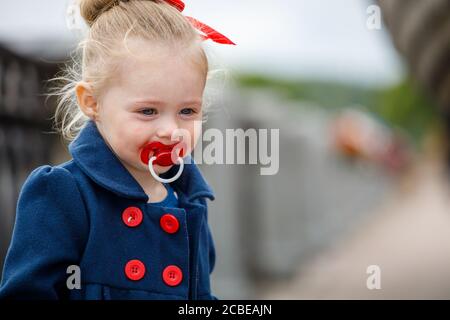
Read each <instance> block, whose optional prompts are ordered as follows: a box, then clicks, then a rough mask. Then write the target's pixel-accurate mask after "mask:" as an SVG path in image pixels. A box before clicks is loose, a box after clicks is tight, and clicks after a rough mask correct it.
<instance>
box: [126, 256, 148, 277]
mask: <svg viewBox="0 0 450 320" xmlns="http://www.w3.org/2000/svg"><path fill="white" fill-rule="evenodd" d="M125 274H126V276H127V277H128V279H130V280H133V281H137V280H141V279H142V278H143V277H144V275H145V266H144V264H143V263H142V262H141V261H139V260H130V261H128V263H127V264H126V266H125Z"/></svg>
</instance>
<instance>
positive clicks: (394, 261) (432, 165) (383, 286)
mask: <svg viewBox="0 0 450 320" xmlns="http://www.w3.org/2000/svg"><path fill="white" fill-rule="evenodd" d="M449 181H450V179H449V175H448V174H446V172H445V169H444V165H443V164H442V161H439V158H438V157H432V156H431V157H425V158H424V159H423V160H421V161H419V162H418V164H417V165H416V166H414V167H413V168H412V169H411V170H410V172H409V173H408V174H407V175H406V176H404V177H403V178H402V179H401V181H400V182H399V185H398V186H397V187H396V189H395V191H394V192H393V193H391V194H390V195H389V197H388V198H387V199H386V201H385V202H384V203H383V204H382V205H380V206H379V207H378V208H375V209H373V210H374V211H375V212H373V214H369V215H367V217H369V218H367V219H366V220H365V221H364V222H363V223H362V224H360V225H359V227H358V228H356V229H355V230H353V231H352V232H351V233H348V234H346V236H345V237H344V238H343V239H341V240H339V241H337V242H336V243H334V244H333V245H331V246H330V247H328V248H327V249H326V250H325V251H322V252H321V253H320V254H317V255H316V256H315V257H313V258H312V259H310V260H309V261H308V263H306V264H305V263H304V264H302V265H301V266H300V267H299V268H298V270H296V272H295V275H294V276H293V277H292V278H290V279H285V280H282V281H276V282H271V283H265V284H263V285H261V287H260V288H259V289H258V290H257V292H258V294H257V296H256V297H255V298H256V299H450V188H449ZM371 265H376V266H378V267H379V269H378V270H379V273H378V275H379V284H380V288H379V289H368V287H367V279H368V278H369V277H370V276H371V274H369V273H367V270H368V269H367V268H368V267H369V266H371Z"/></svg>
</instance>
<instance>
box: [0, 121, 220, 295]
mask: <svg viewBox="0 0 450 320" xmlns="http://www.w3.org/2000/svg"><path fill="white" fill-rule="evenodd" d="M69 151H70V153H71V155H72V157H73V159H72V160H70V161H68V162H65V163H63V164H60V165H57V166H49V165H44V166H41V167H39V168H37V169H35V170H34V171H33V172H32V173H31V174H30V175H29V177H28V178H27V180H26V181H25V183H24V185H23V187H22V190H21V193H20V196H19V200H18V204H17V211H16V221H15V226H14V231H13V237H12V241H11V244H10V247H9V250H8V253H7V256H6V260H5V265H4V270H3V277H2V282H1V286H0V299H1V298H14V299H24V298H25V299H28V298H31V299H33V298H38V299H62V298H68V299H164V300H169V299H192V300H195V299H216V298H215V296H213V295H212V294H211V289H210V280H209V277H210V273H211V272H212V270H213V268H214V263H215V250H214V244H213V240H212V236H211V232H210V229H209V226H208V213H207V202H206V199H207V198H209V199H210V200H214V195H213V192H212V190H211V188H210V187H209V186H208V184H207V183H206V181H205V180H204V178H203V176H202V174H201V173H200V171H199V169H198V167H197V165H196V164H195V163H194V162H193V161H192V163H191V164H186V165H185V168H184V171H183V174H182V175H181V177H180V178H179V179H178V180H176V181H175V182H172V183H171V187H172V188H173V189H174V190H175V191H176V193H177V195H178V201H179V206H178V208H165V207H160V206H157V205H154V204H151V203H147V201H148V196H147V195H146V193H145V192H144V190H143V189H142V188H141V187H140V185H139V184H138V183H137V182H136V180H135V179H134V178H133V177H132V176H131V175H130V173H129V172H128V171H127V170H126V169H125V167H124V166H123V165H122V164H121V163H120V161H119V160H118V159H117V158H116V156H115V155H114V153H113V152H112V151H111V150H110V149H109V147H108V146H107V145H106V144H105V142H104V140H103V138H102V137H101V135H100V134H99V132H98V130H97V127H96V125H95V123H94V122H92V121H89V122H88V123H87V124H86V126H85V127H84V128H83V129H82V131H81V132H80V134H79V135H78V137H77V138H76V139H75V140H74V141H73V142H71V143H70V145H69ZM190 159H192V158H190ZM177 169H178V166H173V167H172V168H171V169H170V170H169V171H168V172H167V173H166V174H165V176H171V175H173V174H174V172H176V171H177ZM129 207H137V208H139V209H140V212H141V213H142V221H141V223H140V224H139V225H137V226H135V227H130V226H128V225H126V223H124V219H123V215H124V211H125V210H127V208H129ZM167 213H169V214H171V215H172V218H173V217H175V218H176V219H175V220H177V221H176V222H178V224H179V228H178V230H177V231H176V232H174V233H168V232H167V231H165V230H164V228H163V227H162V224H161V217H162V216H163V215H166V214H167ZM135 260H139V262H140V263H142V265H141V267H145V273H144V274H142V271H143V270H140V272H141V274H140V279H130V277H129V272H130V269H129V267H130V265H129V262H130V261H135ZM70 265H77V266H79V267H80V269H79V270H80V271H81V289H71V290H70V289H68V288H67V285H66V281H67V279H68V277H69V276H71V275H72V274H75V273H72V272H69V273H68V270H67V268H68V267H69V266H70ZM168 266H175V268H176V269H177V270H178V273H177V275H176V276H177V277H178V278H177V279H178V280H181V282H179V281H175V282H174V283H172V284H171V285H168V284H167V282H166V281H165V279H167V269H166V268H167V267H168ZM127 268H128V270H127ZM172 275H173V274H172ZM165 277H166V278H165ZM169 277H170V276H169ZM138 278H139V277H138ZM177 282H179V283H177ZM169 283H170V282H169ZM175 284H176V285H175Z"/></svg>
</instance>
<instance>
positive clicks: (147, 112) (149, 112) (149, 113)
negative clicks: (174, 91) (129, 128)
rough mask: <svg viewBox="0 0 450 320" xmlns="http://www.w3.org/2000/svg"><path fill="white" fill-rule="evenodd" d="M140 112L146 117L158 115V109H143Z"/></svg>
mask: <svg viewBox="0 0 450 320" xmlns="http://www.w3.org/2000/svg"><path fill="white" fill-rule="evenodd" d="M139 112H140V113H142V114H143V115H145V116H153V115H155V114H156V109H155V108H145V109H142V110H141V111H139Z"/></svg>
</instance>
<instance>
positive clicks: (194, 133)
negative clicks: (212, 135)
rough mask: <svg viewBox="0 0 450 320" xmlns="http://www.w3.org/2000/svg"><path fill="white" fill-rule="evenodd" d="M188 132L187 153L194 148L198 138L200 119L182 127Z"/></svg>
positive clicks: (200, 127)
mask: <svg viewBox="0 0 450 320" xmlns="http://www.w3.org/2000/svg"><path fill="white" fill-rule="evenodd" d="M183 129H184V130H186V132H187V133H188V137H187V138H188V140H189V146H188V147H189V148H188V153H191V152H192V150H194V148H195V146H196V145H197V142H198V139H199V138H200V136H201V133H202V121H193V122H192V123H190V124H189V125H187V126H185V127H184V128H183Z"/></svg>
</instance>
